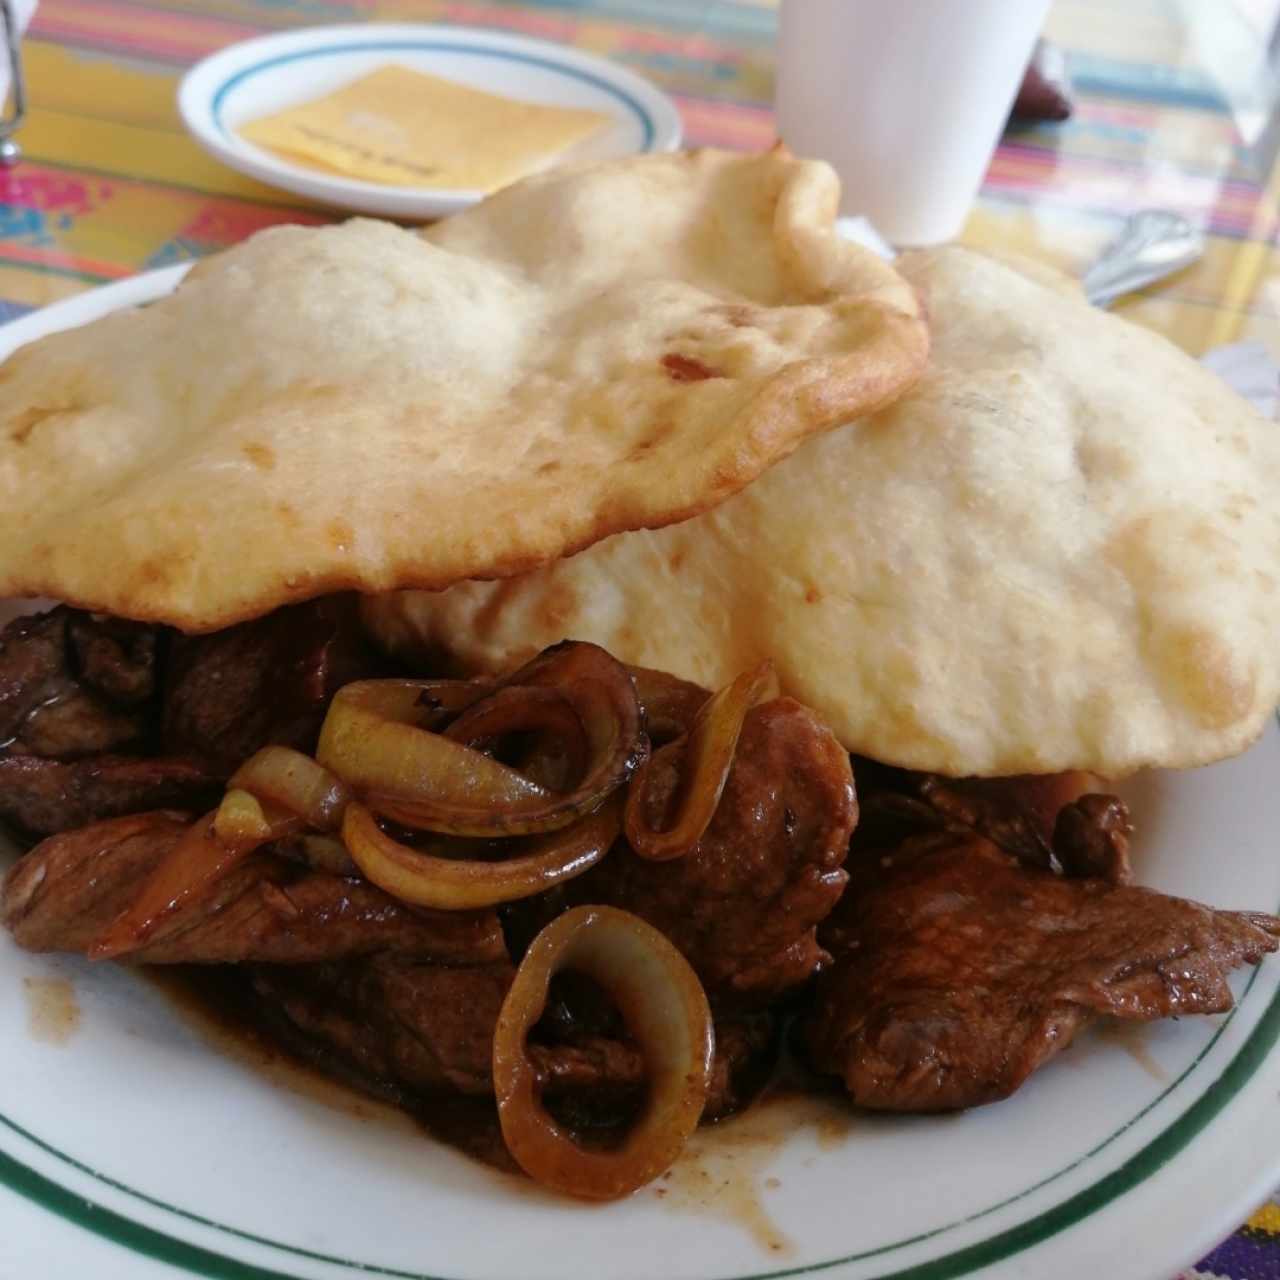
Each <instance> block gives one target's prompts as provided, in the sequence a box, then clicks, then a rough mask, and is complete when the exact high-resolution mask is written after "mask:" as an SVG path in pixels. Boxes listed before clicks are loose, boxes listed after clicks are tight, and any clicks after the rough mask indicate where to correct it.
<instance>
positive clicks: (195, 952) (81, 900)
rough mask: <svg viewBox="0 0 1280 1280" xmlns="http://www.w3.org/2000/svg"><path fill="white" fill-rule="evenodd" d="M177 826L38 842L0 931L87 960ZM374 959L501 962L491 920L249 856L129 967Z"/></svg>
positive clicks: (168, 821) (145, 821)
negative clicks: (382, 955)
mask: <svg viewBox="0 0 1280 1280" xmlns="http://www.w3.org/2000/svg"><path fill="white" fill-rule="evenodd" d="M185 826H186V823H185V822H184V821H183V819H182V818H181V816H179V815H175V814H171V813H148V814H137V815H134V816H131V817H126V818H117V819H115V820H113V821H109V822H100V823H97V824H95V825H94V826H91V827H85V828H83V829H82V830H79V831H74V832H69V833H67V834H65V835H60V836H53V837H51V838H50V839H48V840H45V841H44V842H43V843H41V844H39V845H37V846H36V847H35V848H34V849H32V850H31V852H30V853H28V854H27V855H26V856H25V857H23V858H22V859H20V860H19V862H18V863H17V864H16V865H15V866H14V867H13V868H12V869H11V870H10V871H9V874H8V875H7V876H6V877H5V880H4V885H3V888H2V889H0V919H2V920H3V923H4V924H5V925H6V926H7V927H8V929H9V930H10V932H11V933H12V934H13V936H14V939H15V941H16V942H17V943H18V945H19V946H21V947H24V948H26V949H27V950H28V951H77V952H83V951H85V950H87V949H88V947H89V946H90V945H91V944H92V943H93V942H95V941H96V940H97V939H98V938H99V937H100V936H101V935H102V933H103V931H104V930H105V929H106V927H107V926H108V925H109V924H110V923H111V922H112V921H113V920H114V919H115V918H116V917H117V916H118V915H119V914H120V912H121V911H123V910H124V908H125V907H126V906H128V904H129V903H130V902H132V901H133V899H134V897H135V896H136V894H137V892H138V890H139V888H140V887H141V885H142V884H143V883H144V882H145V881H146V879H147V877H148V876H149V875H150V874H151V872H152V871H153V870H154V869H155V867H156V866H157V865H158V864H159V862H160V861H161V859H163V858H164V857H165V855H166V854H167V853H168V852H169V851H170V850H171V849H172V848H173V846H174V844H175V843H176V842H177V840H178V837H179V836H180V835H181V833H182V831H183V830H184V829H185ZM379 951H398V952H402V953H404V954H406V955H411V956H420V957H429V958H431V959H433V960H436V961H438V962H441V963H444V964H489V963H494V962H497V961H501V960H505V959H506V954H507V953H506V946H505V944H504V942H503V940H502V931H501V929H500V928H499V926H498V920H497V917H496V916H495V915H494V914H493V913H492V912H466V911H425V910H418V909H415V908H412V907H407V906H405V905H403V904H402V903H399V902H397V901H395V899H393V898H390V897H388V896H387V895H386V894H385V893H383V892H382V891H381V890H380V889H378V888H375V887H374V886H373V885H371V884H368V883H366V882H365V881H363V880H357V879H351V878H348V877H345V876H340V875H331V874H328V873H324V872H313V871H308V870H305V869H303V868H300V867H299V866H298V865H297V864H296V863H293V862H288V861H285V860H284V859H281V858H275V857H272V856H270V855H269V854H259V855H255V856H253V857H252V858H250V859H248V860H246V862H245V863H244V864H243V865H242V866H241V867H240V868H239V869H237V870H236V871H235V872H234V873H233V874H232V875H231V876H229V877H228V878H227V879H226V880H224V881H223V882H221V883H220V884H219V885H217V886H216V887H215V889H214V891H212V892H211V893H210V894H209V895H208V896H207V897H205V898H202V899H201V900H199V901H197V902H193V903H191V904H189V905H188V906H186V907H183V908H182V909H181V910H180V911H179V912H177V913H176V914H175V916H174V917H173V918H172V919H171V920H170V921H168V922H167V923H166V924H165V925H164V927H163V931H162V933H161V934H160V936H158V937H157V938H156V940H155V941H153V942H151V943H149V944H148V945H147V946H145V947H143V948H142V949H140V950H138V951H135V952H132V953H130V954H129V955H128V956H127V959H129V960H130V961H131V962H135V963H139V964H242V963H246V962H260V963H267V964H314V963H317V962H319V961H322V960H329V959H333V958H335V957H342V956H351V955H367V954H370V953H374V952H379Z"/></svg>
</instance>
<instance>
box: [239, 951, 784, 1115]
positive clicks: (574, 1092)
mask: <svg viewBox="0 0 1280 1280" xmlns="http://www.w3.org/2000/svg"><path fill="white" fill-rule="evenodd" d="M514 974H515V970H514V968H513V967H512V966H511V965H509V964H503V965H490V966H486V967H476V968H466V969H445V968H441V967H440V966H438V965H433V964H429V963H423V962H421V961H419V960H416V959H413V958H410V957H407V956H402V955H390V954H384V955H379V956H371V957H368V958H366V959H359V960H350V961H345V962H343V963H340V964H324V965H302V966H297V967H291V968H280V967H270V966H256V967H255V968H254V970H253V978H252V986H253V992H254V995H255V996H256V998H257V1000H258V1001H259V1002H260V1007H261V1009H262V1011H263V1012H264V1013H265V1015H266V1017H267V1019H268V1021H269V1023H271V1024H273V1025H275V1026H276V1027H277V1029H278V1028H279V1019H280V1018H282V1017H283V1018H284V1019H286V1020H287V1022H288V1027H287V1028H286V1035H287V1036H288V1042H289V1044H290V1046H291V1047H292V1048H293V1049H294V1050H295V1052H299V1053H301V1054H302V1055H304V1056H311V1057H313V1058H314V1057H316V1056H318V1057H319V1058H320V1060H321V1062H322V1063H328V1064H329V1065H330V1066H332V1065H333V1064H334V1063H335V1061H336V1063H337V1064H340V1066H341V1067H342V1068H343V1069H344V1072H345V1073H346V1074H348V1075H349V1077H350V1078H352V1079H354V1080H356V1081H357V1082H360V1083H364V1084H366V1085H372V1086H374V1091H377V1092H384V1091H385V1090H384V1089H383V1088H382V1087H380V1086H386V1085H388V1084H389V1085H391V1086H392V1087H393V1088H395V1089H398V1090H400V1091H403V1092H404V1093H406V1094H408V1095H413V1096H418V1097H423V1096H427V1097H429V1096H432V1095H438V1094H441V1093H444V1094H450V1093H455V1092H456V1093H462V1094H464V1095H468V1096H473V1097H486V1098H487V1097H491V1096H492V1094H493V1076H492V1058H493V1032H494V1027H495V1025H496V1024H497V1020H498V1012H499V1010H500V1009H501V1007H502V1001H503V999H504V998H505V996H506V993H507V988H508V987H509V986H510V985H511V980H512V977H513V976H514ZM774 1048H775V1036H774V1027H773V1023H772V1020H771V1019H768V1018H763V1017H758V1016H757V1017H744V1018H731V1017H726V1018H720V1019H717V1023H716V1058H715V1063H714V1066H713V1071H712V1082H711V1089H710V1093H709V1096H708V1100H707V1107H706V1110H705V1112H704V1117H705V1118H706V1119H716V1118H719V1117H721V1116H723V1115H726V1114H728V1113H729V1112H731V1111H733V1110H736V1109H738V1108H739V1107H740V1106H742V1105H743V1103H744V1101H745V1100H746V1098H747V1097H748V1096H749V1092H750V1090H751V1087H752V1085H753V1084H754V1083H755V1080H756V1077H758V1076H760V1075H762V1074H763V1072H762V1070H761V1062H762V1060H767V1059H771V1057H772V1054H773V1051H774ZM529 1055H530V1058H531V1059H532V1061H533V1063H534V1065H535V1067H536V1069H537V1072H538V1076H539V1079H540V1082H541V1086H542V1089H543V1091H544V1093H545V1094H546V1096H547V1097H548V1098H551V1099H577V1100H580V1101H581V1100H585V1099H588V1098H590V1099H592V1100H593V1101H594V1102H595V1103H596V1105H597V1106H599V1104H600V1103H601V1102H602V1101H604V1102H606V1103H608V1104H610V1105H612V1106H614V1107H616V1108H617V1109H619V1110H625V1109H627V1108H634V1106H635V1104H636V1103H637V1102H638V1101H639V1100H640V1098H641V1097H642V1096H643V1090H644V1083H645V1078H646V1071H645V1064H644V1058H643V1055H642V1054H641V1052H640V1050H639V1049H638V1048H637V1047H636V1045H635V1044H633V1043H632V1042H631V1041H630V1040H627V1039H625V1038H622V1037H621V1036H619V1035H617V1034H614V1035H600V1034H594V1033H592V1032H589V1031H577V1032H574V1033H573V1034H572V1036H571V1037H570V1038H568V1039H564V1038H560V1037H554V1038H553V1039H552V1042H550V1043H548V1042H546V1041H545V1040H544V1041H542V1042H539V1041H537V1040H535V1039H533V1038H531V1040H530V1043H529Z"/></svg>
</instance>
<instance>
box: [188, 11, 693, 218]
mask: <svg viewBox="0 0 1280 1280" xmlns="http://www.w3.org/2000/svg"><path fill="white" fill-rule="evenodd" d="M387 63H397V64H399V65H401V66H405V67H409V68H411V69H413V70H416V71H425V72H430V73H431V74H433V75H438V76H443V77H445V78H447V79H450V80H455V81H458V82H459V83H462V84H467V85H471V86H473V87H475V88H477V89H485V90H488V91H490V92H492V93H501V94H505V95H507V96H509V97H513V98H522V99H526V100H528V101H529V102H539V103H546V104H550V105H555V106H562V107H582V108H587V109H589V110H593V111H601V112H604V113H605V114H607V115H609V116H611V117H612V118H613V124H612V125H611V126H610V127H609V128H607V129H605V130H603V131H602V132H600V133H598V134H596V135H594V136H593V137H591V138H588V139H587V140H585V141H584V142H582V143H580V144H578V145H577V146H575V147H573V148H572V149H571V150H569V151H567V152H565V153H564V154H563V155H562V156H561V157H559V159H560V160H561V161H562V162H563V161H585V160H603V159H607V158H609V157H612V156H621V155H627V154H630V153H633V152H639V151H674V150H675V149H676V148H677V147H678V146H679V145H680V138H681V124H680V115H679V112H678V111H677V110H676V107H675V104H674V103H673V102H672V101H671V99H670V98H668V97H667V95H666V94H665V93H663V92H662V91H661V90H659V89H657V88H655V87H654V86H653V85H652V84H650V83H649V82H648V81H647V80H643V79H641V78H640V77H639V76H637V75H635V74H633V73H632V72H630V71H627V70H626V69H625V68H623V67H620V66H617V65H616V64H614V63H612V62H609V61H607V60H606V59H604V58H598V57H595V56H594V55H592V54H588V53H581V52H579V51H578V50H577V49H571V48H567V47H565V46H562V45H557V44H552V43H551V42H549V41H545V40H532V39H529V38H528V37H525V36H514V35H508V34H506V33H504V32H500V31H485V30H480V29H478V28H474V27H455V26H447V25H443V24H427V23H367V24H361V25H359V26H334V27H309V28H304V29H302V30H299V31H287V32H282V33H280V34H278V35H271V36H262V37H260V38H258V39H255V40H245V41H243V42H241V43H239V44H233V45H231V46H229V47H228V48H226V49H223V50H221V51H220V52H219V53H216V54H214V55H213V56H212V57H210V58H206V59H205V60H204V61H203V62H199V63H197V64H196V65H195V66H194V67H192V69H191V70H190V71H189V72H187V74H186V76H184V77H183V80H182V83H181V85H180V86H179V88H178V110H179V111H180V113H181V115H182V119H183V121H184V123H185V124H186V126H187V128H188V129H189V130H190V131H191V133H192V135H193V136H194V137H195V139H196V141H197V142H199V143H200V145H201V146H202V147H204V149H205V150H206V151H208V152H210V153H211V154H212V155H214V156H216V157H217V158H218V159H219V160H221V161H222V162H223V163H224V164H227V165H230V166H231V168H233V169H238V170H239V171H240V172H241V173H246V174H248V175H249V176H250V177H254V178H257V179H259V180H260V181H262V182H266V183H269V184H270V185H272V186H275V187H283V188H284V189H285V190H286V191H293V192H296V193H297V194H298V195H303V196H309V197H311V198H312V199H314V200H319V201H321V202H323V203H325V204H331V205H337V206H339V207H340V208H343V209H354V210H357V211H358V212H361V213H374V214H382V215H384V216H388V217H395V218H440V217H444V216H445V215H447V214H450V213H456V212H457V211H458V210H459V209H464V208H466V207H467V206H468V205H471V204H474V203H475V202H476V201H477V200H479V199H481V198H482V196H483V195H484V193H483V192H481V191H459V190H452V189H450V190H446V189H443V188H439V187H392V186H384V185H382V184H380V183H375V182H361V181H358V180H356V179H354V178H345V177H341V176H339V175H337V174H333V175H330V174H326V173H322V172H320V171H318V170H316V169H309V168H305V167H303V166H302V165H297V164H291V163H290V162H289V161H288V160H286V159H284V158H283V157H282V156H279V155H277V154H275V153H274V152H271V151H268V150H266V149H264V148H262V147H258V146H254V144H253V143H251V142H249V141H247V140H246V139H244V138H242V137H241V136H240V135H239V133H238V132H237V130H238V128H239V126H240V125H242V124H245V123H247V122H248V121H250V120H253V119H255V118H257V117H259V116H264V115H269V114H271V113H272V112H275V111H281V110H284V109H285V108H286V107H290V106H293V105H295V104H296V103H299V102H304V101H306V100H307V99H309V98H318V97H321V96H322V95H324V94H326V93H329V92H331V91H333V90H335V89H337V88H340V87H341V86H342V85H344V84H347V83H349V82H350V81H352V80H355V79H357V78H358V77H360V76H362V75H364V74H366V73H367V72H369V71H373V70H374V69H376V68H377V67H380V66H384V65H386V64H387Z"/></svg>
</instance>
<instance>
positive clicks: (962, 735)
mask: <svg viewBox="0 0 1280 1280" xmlns="http://www.w3.org/2000/svg"><path fill="white" fill-rule="evenodd" d="M899 266H900V268H901V270H902V271H903V272H904V274H905V275H906V276H907V277H908V279H910V280H912V281H913V282H914V283H916V284H917V285H918V286H919V288H920V289H921V291H922V293H923V295H924V296H925V298H926V299H927V305H928V308H929V312H930V318H931V323H932V327H933V355H932V359H931V362H930V368H929V371H928V372H927V373H926V375H925V377H924V378H923V379H921V381H920V382H919V384H917V386H916V387H915V389H914V390H913V391H911V392H910V393H909V394H908V395H906V396H904V397H903V398H902V399H901V400H899V401H898V402H897V403H896V404H895V405H894V406H892V407H891V408H889V409H888V410H886V411H885V412H883V413H880V414H877V415H875V416H872V417H870V418H866V419H864V420H862V421H860V422H858V423H856V424H855V425H853V426H851V427H849V428H847V429H844V430H840V431H835V432H832V433H830V434H829V435H826V436H824V437H822V438H821V439H819V440H813V441H810V442H809V443H807V444H806V445H804V446H803V447H802V448H801V449H800V450H798V451H797V452H796V454H795V455H794V456H793V457H792V458H790V459H788V460H787V461H786V462H783V463H781V464H780V465H779V466H777V467H775V468H774V469H773V470H771V471H770V472H769V473H768V474H767V475H765V476H763V477H762V478H761V479H760V480H758V481H757V482H756V483H755V484H753V485H752V486H750V487H749V488H748V489H747V490H745V491H744V492H743V493H741V494H739V495H738V496H736V497H734V498H732V499H730V500H729V501H728V502H726V503H725V504H724V505H723V506H721V507H719V508H717V509H716V510H715V511H712V512H709V513H707V514H706V515H703V516H700V517H699V518H697V519H696V520H690V521H688V522H687V523H685V524H681V525H677V526H674V527H672V528H668V529H664V530H661V531H658V532H653V533H632V534H624V535H621V536H619V537H616V538H611V539H609V540H608V541H605V542H602V543H600V544H599V545H597V546H595V547H593V548H591V549H590V550H588V551H586V552H584V553H582V554H581V555H578V556H575V557H574V558H573V559H570V560H566V561H563V562H561V563H559V564H556V565H553V566H550V567H549V568H547V569H545V570H543V571H541V572H539V573H536V574H533V575H530V576H528V577H524V578H518V579H513V580H511V581H509V582H505V583H500V584H495V585H482V584H464V585H462V586H459V587H455V588H454V589H453V590H451V591H448V592H445V593H443V594H440V595H418V594H412V593H410V594H408V595H405V596H402V597H397V598H393V599H391V600H388V601H383V602H378V603H376V604H375V605H374V606H373V607H372V608H371V609H370V616H371V617H373V618H374V621H375V623H376V625H377V627H378V630H379V631H380V632H381V634H382V635H383V636H384V637H385V638H386V639H388V640H389V641H390V642H391V643H393V644H399V645H402V646H408V647H412V646H420V645H423V644H425V645H427V646H429V647H430V648H431V649H433V650H434V651H436V652H438V653H442V654H447V655H450V656H451V657H452V659H453V661H454V662H455V664H457V665H458V666H461V667H463V668H466V669H484V668H494V669H498V668H503V667H506V666H508V665H510V664H511V663H513V662H516V661H518V660H520V659H521V658H523V657H524V656H525V655H526V654H529V653H533V652H536V651H537V650H538V649H540V648H541V647H542V646H543V645H545V644H547V643H548V642H549V641H551V640H553V639H559V638H560V637H561V636H573V637H575V638H577V639H581V640H593V641H595V642H596V643H598V644H601V645H604V646H605V647H606V648H608V649H609V650H610V652H612V653H614V654H616V655H617V656H618V657H619V658H621V659H622V660H624V661H626V662H631V663H636V664H639V665H641V666H647V667H658V668H661V669H662V670H664V671H670V672H673V673H674V674H676V675H679V676H683V677H685V678H686V679H689V680H693V681H696V682H697V683H699V684H701V685H704V686H706V687H708V688H718V687H720V686H722V685H723V684H725V683H726V682H727V681H728V680H729V679H731V678H732V677H733V676H734V675H735V674H736V673H738V672H740V671H743V670H745V669H746V668H748V667H749V666H751V665H752V664H753V663H755V662H757V661H758V660H759V659H760V658H762V657H765V656H769V657H772V658H773V659H774V661H775V663H776V664H777V668H778V674H779V676H780V678H781V681H782V685H783V688H784V690H785V692H787V693H789V694H791V695H793V696H794V697H796V698H798V699H800V700H801V701H803V702H805V703H806V704H807V705H809V706H811V707H813V708H814V709H815V710H816V711H817V712H818V713H819V714H820V715H822V716H823V717H824V718H825V719H826V720H827V722H828V723H829V724H830V725H831V726H832V728H833V729H834V731H835V732H836V735H837V736H838V737H839V738H840V739H841V741H842V742H843V743H844V745H845V746H846V747H848V748H849V749H850V750H852V751H856V752H859V753H861V754H863V755H867V756H871V757H874V758H875V759H877V760H882V761H886V762H888V763H892V764H896V765H902V766H905V767H908V768H911V769H919V770H925V771H929V772H938V773H947V774H952V775H962V774H986V775H1002V774H1018V773H1051V772H1057V771H1060V770H1067V769H1086V770H1091V771H1094V772H1096V773H1100V774H1103V775H1119V774H1123V773H1126V772H1128V771H1130V770H1133V769H1137V768H1139V767H1141V766H1144V765H1167V766H1184V765H1195V764H1201V763H1204V762H1207V761H1210V760H1214V759H1217V758H1219V757H1222V756H1226V755H1230V754H1232V753H1234V752H1237V751H1239V750H1241V749H1242V748H1244V747H1245V746H1246V745H1248V743H1249V742H1250V741H1251V740H1252V739H1253V738H1254V737H1255V736H1256V735H1257V734H1258V733H1259V732H1260V730H1261V728H1262V726H1263V724H1264V723H1265V720H1266V718H1267V717H1268V716H1269V714H1270V713H1271V711H1272V709H1273V708H1274V707H1275V705H1276V701H1277V697H1278V696H1280V501H1278V500H1277V497H1276V495H1277V493H1280V428H1277V427H1276V426H1275V425H1274V424H1272V423H1270V422H1267V421H1265V420H1264V419H1263V418H1261V417H1260V416H1259V415H1258V414H1257V413H1256V412H1255V411H1254V410H1253V409H1252V408H1251V407H1250V406H1249V405H1248V404H1246V403H1245V402H1244V401H1243V400H1241V399H1240V398H1239V397H1238V396H1236V395H1235V394H1234V393H1233V392H1232V391H1230V390H1229V389H1228V388H1227V387H1226V386H1225V385H1224V384H1223V383H1222V382H1221V381H1219V380H1218V379H1217V378H1216V377H1215V376H1214V375H1213V374H1211V373H1209V372H1208V371H1207V370H1205V369H1203V368H1201V367H1200V366H1199V365H1198V364H1196V363H1195V362H1194V361H1193V360H1191V359H1189V358H1188V357H1187V356H1186V355H1184V354H1183V353H1182V352H1180V351H1179V350H1177V349H1176V348H1175V347H1173V346H1172V345H1171V344H1170V343H1168V342H1167V341H1165V340H1164V339H1163V338H1161V337H1159V336H1157V335H1156V334H1153V333H1151V332H1148V331H1147V330H1144V329H1141V328H1138V327H1137V326H1135V325H1132V324H1128V323H1126V322H1125V321H1123V320H1121V319H1118V318H1116V317H1114V316H1110V315H1106V314H1104V313H1102V312H1100V311H1097V310H1095V309H1093V308H1091V307H1089V306H1088V305H1087V304H1086V303H1085V302H1084V300H1083V298H1082V297H1081V296H1080V295H1079V294H1078V293H1075V292H1074V291H1072V290H1064V289H1063V288H1062V287H1061V281H1060V280H1058V279H1057V278H1056V277H1053V276H1044V275H1043V274H1042V273H1037V278H1031V277H1029V276H1028V275H1026V274H1023V273H1021V272H1019V271H1016V270H1014V269H1013V268H1011V267H1010V266H1009V265H1007V264H1004V263H1000V262H996V261H993V260H992V259H990V258H987V257H984V256H981V255H979V254H976V253H973V252H970V251H966V250H964V249H959V248H948V249H942V250H939V251H934V252H930V253H923V254H918V255H911V256H909V257H908V258H906V259H902V260H900V261H899Z"/></svg>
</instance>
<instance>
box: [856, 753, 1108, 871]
mask: <svg viewBox="0 0 1280 1280" xmlns="http://www.w3.org/2000/svg"><path fill="white" fill-rule="evenodd" d="M853 772H854V777H855V779H856V780H857V785H858V803H859V806H860V807H861V810H862V816H861V819H860V821H859V825H858V830H857V833H856V834H855V836H854V842H853V848H854V850H855V852H856V851H857V850H859V849H866V848H873V847H874V848H879V847H882V846H883V845H885V844H891V843H894V842H896V841H897V840H900V839H904V838H905V837H906V836H908V835H911V834H913V833H915V832H918V831H955V832H969V831H971V832H974V833H976V834H977V835H980V836H985V837H986V838H987V839H988V840H990V841H991V842H992V843H993V844H997V845H999V846H1000V848H1002V849H1004V850H1005V851H1006V852H1008V853H1012V854H1016V855H1017V856H1018V857H1019V858H1021V859H1023V860H1024V861H1025V862H1029V863H1031V864H1033V865H1035V866H1042V867H1049V866H1052V865H1053V863H1054V854H1055V849H1054V841H1055V823H1056V821H1057V817H1058V814H1059V812H1060V811H1061V810H1062V809H1063V807H1064V806H1066V805H1069V804H1071V803H1073V802H1074V801H1075V800H1076V799H1078V798H1079V797H1080V796H1082V795H1084V794H1085V793H1086V792H1088V791H1090V790H1091V789H1092V788H1094V787H1096V786H1097V784H1098V779H1097V778H1096V777H1095V776H1094V775H1093V774H1089V773H1079V772H1076V773H1054V774H1045V775H1035V774H1024V775H1021V776H1015V777H1008V778H944V777H941V776H940V775H938V774H934V773H911V772H909V771H908V770H905V769H892V768H889V767H887V766H885V765H882V764H878V763H876V762H875V761H872V760H866V759H863V758H855V760H854V762H853Z"/></svg>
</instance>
